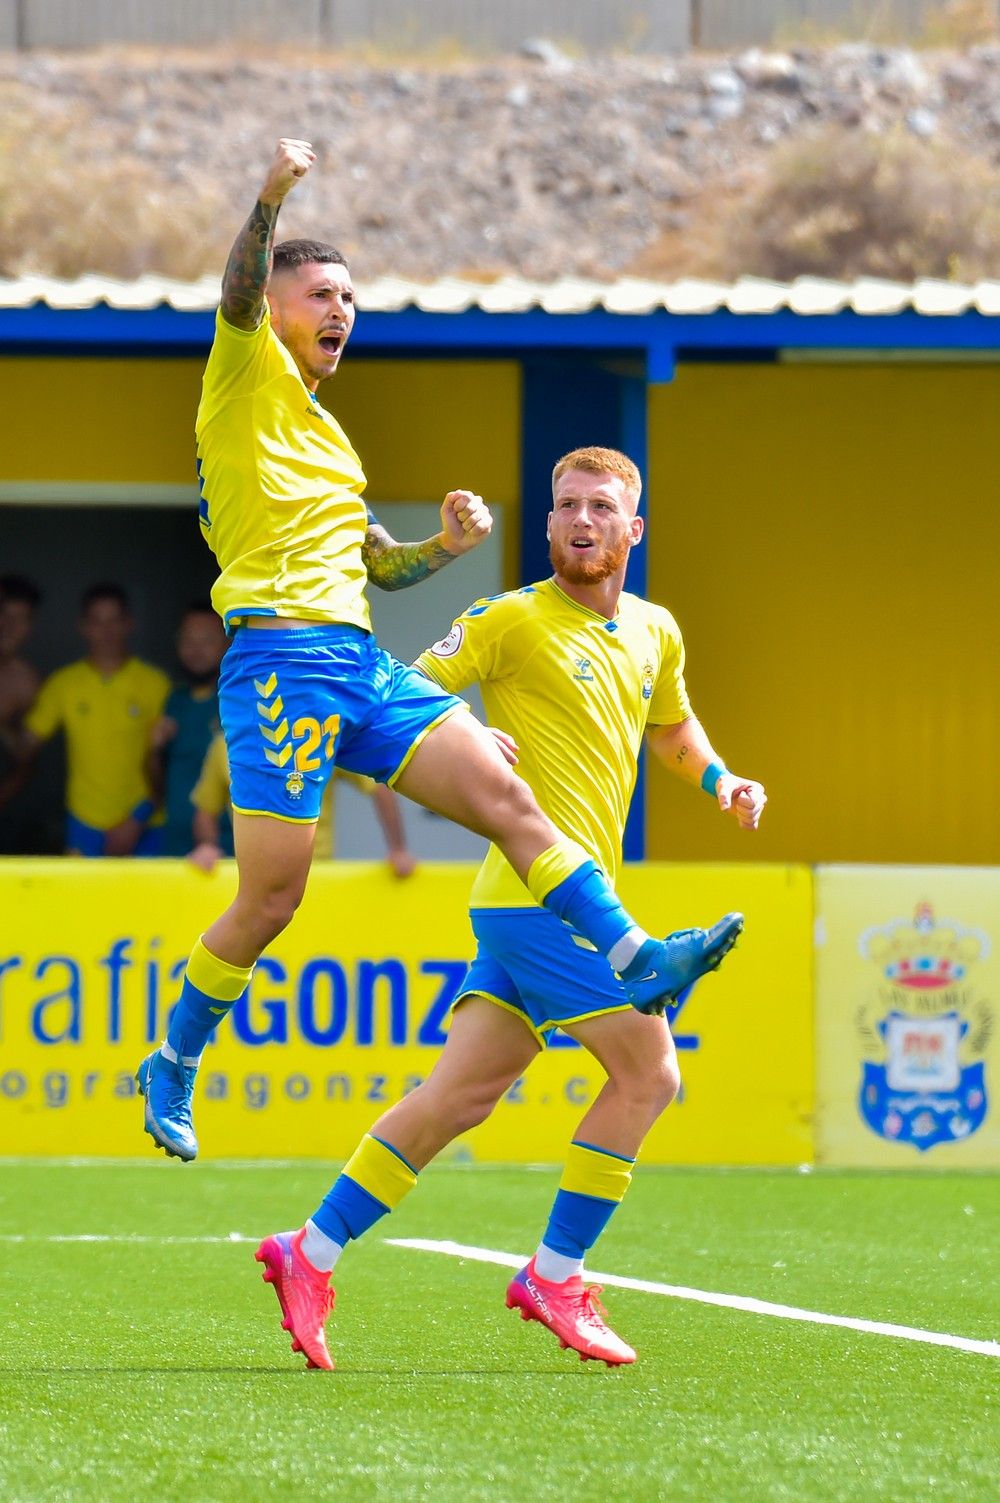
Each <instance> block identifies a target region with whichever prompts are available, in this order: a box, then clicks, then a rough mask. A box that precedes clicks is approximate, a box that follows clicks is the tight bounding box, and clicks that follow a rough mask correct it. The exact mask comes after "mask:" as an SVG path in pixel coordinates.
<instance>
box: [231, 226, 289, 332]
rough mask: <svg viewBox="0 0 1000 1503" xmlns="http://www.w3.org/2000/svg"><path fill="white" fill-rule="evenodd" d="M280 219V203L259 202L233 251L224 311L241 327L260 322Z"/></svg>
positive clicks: (238, 327) (236, 325) (253, 325)
mask: <svg viewBox="0 0 1000 1503" xmlns="http://www.w3.org/2000/svg"><path fill="white" fill-rule="evenodd" d="M277 218H278V205H277V204H262V203H260V202H258V203H255V204H254V206H253V213H252V214H251V215H250V218H249V219H248V220H247V222H246V224H245V225H244V226H243V228H242V230H241V231H240V233H239V234H238V235H237V237H236V240H235V242H234V243H233V248H232V250H231V251H230V252H229V260H228V261H227V262H226V271H225V275H224V276H223V278H222V312H223V316H224V318H225V320H226V322H227V323H230V324H232V325H233V326H234V327H235V328H237V329H256V327H257V325H258V324H259V323H260V318H261V311H262V309H263V307H264V289H265V287H266V286H267V279H268V277H269V276H270V275H271V260H272V255H271V247H272V244H273V242H274V226H275V223H276V221H277Z"/></svg>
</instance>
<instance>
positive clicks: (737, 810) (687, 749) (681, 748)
mask: <svg viewBox="0 0 1000 1503" xmlns="http://www.w3.org/2000/svg"><path fill="white" fill-rule="evenodd" d="M646 740H647V741H648V743H649V745H650V746H651V747H652V749H653V751H654V752H655V753H656V755H657V756H658V757H659V759H660V761H661V762H662V763H663V764H664V766H666V767H669V768H670V771H671V772H676V773H677V774H678V775H679V776H680V777H682V778H684V779H685V781H686V782H688V783H695V784H698V785H700V786H702V787H704V786H705V785H704V783H703V782H702V779H703V778H704V777H705V774H706V773H707V772H708V770H709V768H712V769H713V771H714V770H715V769H716V768H717V769H718V772H717V773H716V775H715V776H714V777H712V779H711V781H712V784H713V788H712V790H711V791H712V792H714V795H715V797H716V799H717V800H718V803H719V808H720V809H722V810H727V811H728V810H732V812H733V814H735V816H736V820H737V823H738V824H739V826H740V828H741V829H743V830H756V828H757V825H758V823H759V821H760V816H761V814H762V813H763V811H764V805H765V804H766V803H767V794H766V793H765V792H764V789H763V786H762V785H761V784H760V783H754V782H752V781H751V780H750V779H748V778H738V777H737V776H736V775H735V773H732V772H730V771H729V769H728V768H727V767H726V765H725V763H724V762H723V760H722V758H721V757H720V756H719V755H718V754H717V753H716V752H715V751H714V750H713V748H712V743H711V741H709V739H708V736H707V735H706V733H705V730H704V728H703V727H702V724H701V721H700V720H697V719H696V718H695V716H694V715H689V716H688V718H687V719H686V720H682V721H680V722H679V724H677V725H654V726H651V727H650V729H649V731H648V733H647V736H646Z"/></svg>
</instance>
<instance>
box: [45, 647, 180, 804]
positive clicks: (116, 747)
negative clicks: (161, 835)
mask: <svg viewBox="0 0 1000 1503" xmlns="http://www.w3.org/2000/svg"><path fill="white" fill-rule="evenodd" d="M169 693H170V680H169V679H168V678H167V675H166V674H165V673H161V672H160V670H159V668H154V667H153V666H152V664H151V663H143V662H141V661H140V660H139V659H138V658H129V660H128V661H127V662H126V663H123V664H122V666H121V667H120V668H119V669H118V670H117V672H115V673H112V674H111V675H110V676H109V677H107V678H105V677H104V676H103V675H102V674H100V673H98V671H97V669H96V668H95V667H94V666H93V664H92V663H89V662H87V660H86V659H85V658H83V659H81V661H80V662H78V663H70V664H69V665H68V666H67V667H66V668H59V669H57V670H56V672H55V673H53V674H52V675H51V677H49V678H47V679H46V680H45V683H44V684H43V685H42V687H41V690H40V691H39V695H38V698H37V699H36V700H35V703H34V706H33V707H32V709H31V710H30V711H29V713H28V716H27V718H26V720H25V724H26V726H27V728H28V730H29V731H31V733H32V735H34V736H37V737H38V738H39V739H40V740H42V741H47V740H48V739H49V737H50V736H52V735H54V734H55V732H56V731H57V730H59V729H60V728H62V730H63V731H64V732H65V735H66V765H67V780H66V807H67V809H68V810H69V812H70V814H72V815H73V816H74V817H75V818H76V819H79V820H81V821H82V822H83V824H85V825H89V826H90V827H91V828H92V829H95V830H110V829H111V827H112V826H113V825H117V824H120V823H121V821H122V820H123V819H126V818H127V817H128V815H130V814H131V813H132V810H133V809H134V808H135V807H136V806H137V805H138V804H141V803H143V802H144V801H145V800H146V799H148V798H150V797H151V792H150V787H149V783H148V781H147V778H146V752H147V749H148V747H149V736H150V731H151V730H152V728H153V726H154V724H155V723H156V721H157V720H158V719H159V718H160V716H161V715H162V713H163V706H164V705H165V703H166V699H167V695H168V694H169ZM157 822H159V823H162V815H161V816H160V817H159V821H156V820H154V821H153V823H154V824H155V823H157Z"/></svg>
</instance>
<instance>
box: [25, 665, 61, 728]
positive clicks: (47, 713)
mask: <svg viewBox="0 0 1000 1503" xmlns="http://www.w3.org/2000/svg"><path fill="white" fill-rule="evenodd" d="M64 684H65V679H64V677H63V672H62V670H61V669H57V671H56V672H55V673H52V674H50V675H49V677H48V678H47V679H46V680H45V682H44V684H43V685H42V687H41V688H40V689H39V691H38V698H37V699H36V700H35V703H34V704H33V705H32V707H31V709H30V710H29V711H28V713H27V715H26V716H25V717H24V724H25V728H26V729H27V730H29V731H30V732H31V734H32V735H33V736H37V737H38V739H39V741H47V740H48V739H49V737H50V736H54V735H55V733H56V731H57V730H58V729H59V727H60V726H61V725H62V723H63V716H64V714H65V703H64V694H63V687H64Z"/></svg>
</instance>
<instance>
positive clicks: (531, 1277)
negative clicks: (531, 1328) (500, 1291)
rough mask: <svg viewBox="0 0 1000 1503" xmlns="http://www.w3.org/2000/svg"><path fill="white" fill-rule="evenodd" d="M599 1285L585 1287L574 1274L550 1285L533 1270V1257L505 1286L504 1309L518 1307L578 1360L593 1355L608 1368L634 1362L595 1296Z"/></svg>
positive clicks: (625, 1344)
mask: <svg viewBox="0 0 1000 1503" xmlns="http://www.w3.org/2000/svg"><path fill="white" fill-rule="evenodd" d="M600 1292H601V1288H600V1285H599V1284H590V1285H587V1286H585V1285H584V1282H583V1280H582V1279H581V1278H580V1276H579V1275H577V1276H576V1277H575V1278H572V1279H567V1280H566V1282H565V1283H564V1284H550V1283H549V1281H548V1280H547V1279H541V1278H539V1277H538V1274H537V1273H536V1272H535V1260H534V1258H532V1260H531V1262H530V1263H529V1264H528V1266H527V1267H526V1268H522V1269H521V1272H520V1273H516V1274H515V1275H514V1277H513V1278H512V1279H511V1281H510V1283H509V1284H508V1286H507V1309H508V1310H520V1312H521V1319H522V1320H538V1321H541V1323H542V1325H543V1326H548V1328H549V1330H550V1331H552V1332H553V1333H554V1335H556V1336H558V1337H559V1345H560V1346H562V1347H572V1348H573V1350H574V1351H575V1352H579V1353H580V1361H581V1362H586V1361H588V1360H589V1359H590V1358H594V1359H596V1360H597V1361H599V1362H606V1363H607V1364H608V1366H609V1367H619V1366H620V1365H621V1364H622V1363H625V1362H634V1361H635V1352H634V1351H633V1350H632V1348H631V1347H630V1346H628V1345H627V1343H626V1342H624V1341H623V1340H622V1339H621V1337H620V1336H616V1335H615V1333H614V1331H612V1329H611V1327H610V1326H609V1325H608V1324H607V1322H606V1321H605V1319H604V1317H605V1315H606V1314H607V1313H608V1312H607V1311H606V1310H605V1308H604V1306H603V1305H602V1304H601V1302H600V1300H599V1299H598V1298H597V1296H598V1295H599V1294H600Z"/></svg>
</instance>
